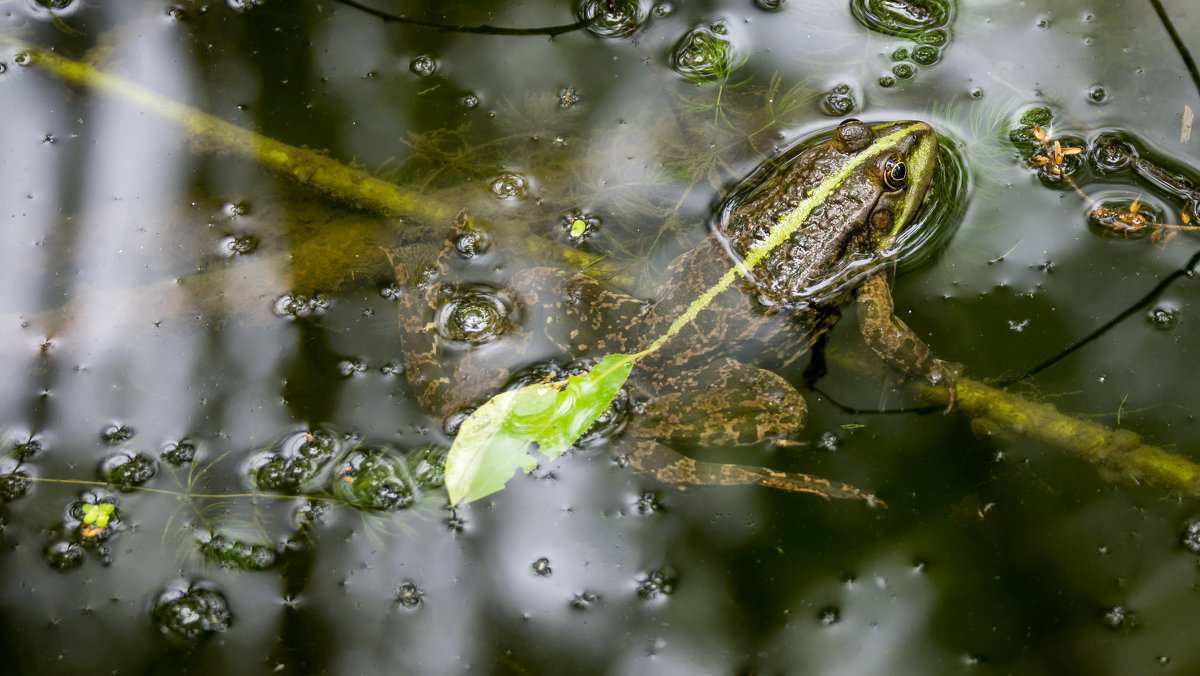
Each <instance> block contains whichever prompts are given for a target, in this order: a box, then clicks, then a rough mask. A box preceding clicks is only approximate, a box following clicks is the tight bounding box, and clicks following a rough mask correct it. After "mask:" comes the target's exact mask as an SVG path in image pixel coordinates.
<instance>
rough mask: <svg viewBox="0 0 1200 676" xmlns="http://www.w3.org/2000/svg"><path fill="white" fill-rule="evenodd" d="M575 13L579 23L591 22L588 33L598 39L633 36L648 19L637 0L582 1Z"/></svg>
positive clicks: (646, 13) (643, 8) (644, 7)
mask: <svg viewBox="0 0 1200 676" xmlns="http://www.w3.org/2000/svg"><path fill="white" fill-rule="evenodd" d="M576 13H577V15H578V16H579V19H580V20H581V21H588V20H590V21H591V23H589V24H588V27H587V30H588V32H589V33H591V34H592V35H595V36H596V37H600V38H623V37H628V36H630V35H633V34H634V32H636V31H637V30H638V29H639V28H641V27H642V25H644V24H645V23H646V19H647V18H649V17H648V12H647V11H646V6H645V5H644V4H643V3H642V2H639V1H638V0H584V2H583V3H581V4H580V5H579V10H578V11H577V12H576Z"/></svg>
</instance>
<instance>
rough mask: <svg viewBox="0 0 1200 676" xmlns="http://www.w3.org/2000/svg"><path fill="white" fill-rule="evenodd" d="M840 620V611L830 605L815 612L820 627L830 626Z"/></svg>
mask: <svg viewBox="0 0 1200 676" xmlns="http://www.w3.org/2000/svg"><path fill="white" fill-rule="evenodd" d="M841 620H842V616H841V613H840V612H839V611H838V609H837V608H834V607H832V606H830V607H828V608H823V609H822V610H821V612H819V613H817V622H818V623H819V624H820V625H821V626H822V627H832V626H833V625H835V624H837V623H838V622H841Z"/></svg>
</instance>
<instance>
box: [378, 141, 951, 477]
mask: <svg viewBox="0 0 1200 676" xmlns="http://www.w3.org/2000/svg"><path fill="white" fill-rule="evenodd" d="M936 155H937V138H936V135H935V134H934V132H933V130H932V129H931V128H930V127H929V125H927V124H925V123H923V122H894V123H888V124H879V125H875V126H869V125H867V124H864V123H862V122H859V121H857V120H847V121H846V122H843V123H842V124H841V125H840V126H839V127H838V128H837V130H836V131H835V132H834V133H833V137H832V138H831V139H830V140H828V141H826V142H825V143H822V144H819V145H816V146H814V147H811V148H808V149H806V150H804V151H803V152H801V153H800V154H799V155H797V156H796V158H795V159H794V160H793V161H792V162H791V164H790V165H788V166H787V167H786V169H784V170H783V171H782V172H780V173H779V174H778V176H777V177H776V178H775V179H774V180H773V181H771V182H770V183H769V184H767V185H766V186H765V187H763V188H761V189H759V190H757V191H755V192H754V193H753V195H752V196H751V197H750V198H748V199H747V200H745V201H744V202H743V203H741V204H740V205H739V206H737V207H735V208H733V209H732V210H731V211H730V212H729V214H728V215H727V217H725V218H724V219H722V222H721V223H720V224H719V225H718V226H717V227H716V228H714V232H713V233H711V234H710V236H709V237H708V238H707V239H705V240H704V241H703V242H702V243H701V244H700V245H699V246H698V247H697V248H695V249H693V250H691V251H689V252H687V253H684V254H683V255H681V256H680V257H679V258H678V259H676V260H675V261H674V262H673V263H672V264H671V266H670V269H669V275H668V276H667V279H666V282H665V283H664V285H663V287H662V291H661V293H660V294H659V295H658V298H657V300H656V301H654V302H645V301H642V300H639V299H637V298H633V297H631V296H628V295H626V294H623V293H620V292H618V291H615V290H612V289H610V288H608V287H606V286H605V285H604V284H603V283H601V282H599V281H597V280H595V279H593V278H591V277H588V276H587V275H584V274H573V275H572V274H568V273H566V272H563V271H562V270H558V269H553V268H544V267H543V268H533V269H527V270H521V271H518V272H516V273H515V274H511V277H510V278H509V279H508V280H507V282H505V283H504V286H503V288H500V287H499V286H496V285H494V284H490V283H488V282H492V281H494V280H489V279H488V277H489V275H492V274H493V272H494V271H495V270H496V269H497V267H499V266H497V264H496V261H494V260H492V261H486V262H485V264H483V265H480V264H479V260H478V258H476V260H471V258H472V257H473V254H474V253H476V249H478V245H479V243H480V241H479V237H478V233H476V232H473V231H472V227H471V226H470V225H469V224H466V223H465V222H460V223H458V224H456V226H455V231H454V234H453V235H452V236H451V237H450V241H449V244H448V245H445V246H440V247H437V246H423V247H410V248H407V249H403V250H401V251H398V252H396V253H395V255H394V256H393V257H392V259H393V264H394V265H395V267H396V275H397V278H398V281H399V282H400V284H402V285H403V286H404V287H405V292H404V294H403V296H402V299H401V303H400V305H401V310H400V312H401V318H400V327H401V331H402V334H403V339H404V356H405V367H406V372H407V375H408V379H409V382H410V383H411V385H412V387H413V390H414V392H415V393H416V396H417V398H418V399H419V401H420V403H421V404H422V405H423V406H424V407H425V408H426V410H428V411H429V412H430V413H431V414H433V415H435V416H437V417H438V419H439V420H443V421H453V420H455V419H461V417H462V415H463V412H464V411H466V410H470V407H472V406H477V405H479V404H481V403H482V402H483V401H485V400H486V399H487V398H488V397H489V396H491V395H492V394H494V393H496V392H497V391H498V390H499V389H500V388H502V387H503V386H504V385H505V383H506V382H508V381H510V380H511V379H513V378H514V376H515V375H516V374H518V373H520V372H522V370H524V369H528V368H529V367H530V365H531V364H533V363H538V362H541V363H546V362H547V361H552V362H557V363H560V364H567V363H578V362H579V360H584V361H585V362H586V360H589V359H595V358H599V357H601V356H603V355H606V354H611V353H615V352H621V353H632V352H636V351H638V350H640V349H642V348H644V347H645V346H646V345H648V344H650V343H651V342H653V341H654V339H655V338H657V337H659V336H661V335H663V334H664V333H665V332H666V330H667V327H668V326H669V325H670V324H671V322H672V320H674V319H675V318H676V317H678V316H679V315H680V314H681V313H682V312H683V311H684V310H685V309H686V308H687V307H688V305H689V304H691V303H692V301H693V300H695V299H696V298H697V296H699V295H700V294H701V293H703V292H704V291H705V290H706V289H709V288H710V287H712V286H713V285H714V284H716V282H717V280H718V279H719V278H720V277H721V276H722V275H723V274H724V273H725V272H726V271H727V270H728V269H729V268H730V266H732V265H738V264H740V263H741V261H742V260H743V259H744V258H745V256H746V255H747V253H748V252H749V251H750V250H751V249H752V248H753V247H754V246H755V244H756V243H758V242H761V241H763V240H764V239H766V238H767V237H768V236H769V234H770V233H771V232H772V231H773V229H775V228H777V227H779V225H780V223H783V222H784V221H785V220H786V217H787V216H788V214H790V213H791V212H792V211H793V210H795V209H796V208H797V206H798V205H801V204H802V203H804V204H805V208H808V207H811V211H810V212H808V216H807V218H805V219H804V221H803V225H802V227H800V228H799V229H798V230H797V231H796V232H794V233H793V234H792V235H791V237H790V238H788V239H787V240H785V241H784V242H783V243H782V244H781V245H779V246H777V247H776V248H775V249H773V250H772V251H771V252H770V253H769V254H768V255H767V256H766V257H765V258H764V259H763V260H762V262H761V263H760V264H759V265H757V266H756V267H755V268H754V269H752V270H748V271H747V272H746V277H745V278H744V279H742V280H741V282H740V283H737V284H735V285H734V286H733V287H731V288H729V289H727V290H725V291H724V292H722V293H720V294H719V295H718V296H717V297H716V299H715V300H714V301H713V302H712V303H711V304H710V305H709V306H708V307H706V308H705V309H704V310H703V311H702V312H700V314H699V315H698V316H697V318H696V319H695V320H694V321H693V322H691V323H690V324H688V325H687V326H686V327H685V328H684V329H683V330H682V331H681V332H680V333H679V334H678V335H676V336H675V337H673V338H672V339H671V340H670V341H668V342H667V343H666V344H665V345H664V347H662V349H660V350H658V351H657V352H654V353H653V354H651V355H649V356H647V357H645V358H644V359H642V360H641V361H640V362H639V363H638V365H637V366H636V367H635V368H634V370H633V373H632V375H631V377H630V380H629V383H628V385H627V387H629V388H630V391H631V394H632V399H633V401H634V402H635V404H634V406H633V407H632V409H633V413H632V415H631V416H630V417H629V419H628V421H627V423H626V424H625V427H624V429H623V430H621V431H620V433H619V436H618V438H616V439H614V440H613V444H614V447H615V448H616V449H617V457H618V459H619V460H620V461H622V462H623V463H626V464H628V465H629V466H631V467H633V468H635V469H637V470H639V471H641V472H644V473H648V474H651V475H653V476H654V477H655V478H657V479H659V480H661V481H664V482H667V483H670V484H675V485H680V486H686V485H689V484H690V485H697V484H721V485H729V484H761V485H765V486H771V487H774V488H781V489H785V490H792V491H803V492H810V493H817V494H819V495H823V496H826V497H860V498H865V497H869V496H867V495H866V494H864V493H862V492H860V491H858V490H857V489H855V488H853V487H851V486H847V485H844V484H840V483H836V482H831V481H827V480H825V479H821V478H818V477H813V476H809V475H804V474H796V473H787V472H777V471H773V470H770V469H766V468H762V467H755V466H749V465H734V464H720V463H710V462H702V461H698V460H694V459H692V458H689V457H687V456H685V455H683V454H681V453H680V452H679V451H678V450H677V449H680V448H684V449H686V448H688V447H692V446H697V445H702V446H741V445H749V444H756V443H760V442H764V441H776V442H780V443H787V441H788V440H789V437H790V436H791V435H794V434H795V433H797V432H798V431H799V430H800V429H801V428H802V427H803V425H804V418H805V414H806V410H807V409H806V407H805V403H804V399H803V398H802V397H801V395H800V393H799V392H797V391H796V389H795V387H793V386H792V385H791V384H790V383H789V382H788V381H786V380H785V379H784V378H782V377H781V376H779V375H777V374H776V373H774V372H772V371H770V370H767V368H770V367H772V366H776V367H777V366H779V365H781V364H785V363H788V362H792V361H794V360H796V359H797V357H799V356H802V355H803V354H804V353H805V352H807V351H808V350H809V348H810V347H811V346H812V345H813V343H814V342H815V341H816V340H817V338H818V337H819V336H820V335H821V334H822V333H823V332H824V331H826V330H828V328H829V327H830V326H832V324H833V322H834V321H836V319H837V316H838V310H837V303H838V302H839V301H841V300H844V299H843V298H842V297H840V296H839V295H838V294H834V295H833V296H830V295H829V294H824V295H821V294H817V293H815V290H818V289H823V288H824V287H825V286H828V283H829V280H831V279H833V278H836V277H839V276H841V277H845V271H846V269H847V266H857V267H856V269H859V270H862V269H869V268H868V267H863V266H864V265H866V266H869V265H870V262H871V260H872V257H877V254H879V253H880V252H882V251H883V250H884V249H886V248H887V247H888V246H890V245H891V244H892V243H893V242H894V240H895V238H896V236H897V235H898V234H899V233H900V232H901V230H902V229H903V228H904V227H905V226H906V225H907V224H908V223H910V222H911V221H912V220H913V217H914V215H915V214H916V212H917V210H918V208H919V207H920V206H921V203H922V201H923V200H924V198H925V192H926V189H927V188H928V187H929V183H930V179H931V177H932V175H933V171H934V162H935V157H936ZM805 200H808V201H807V202H805ZM797 213H800V212H797ZM864 261H865V264H864ZM889 274H890V266H887V265H883V264H877V265H875V269H873V270H870V271H869V274H866V275H865V279H864V278H863V277H862V276H859V277H856V279H863V281H861V282H860V283H858V284H857V285H856V286H855V287H854V288H852V289H848V290H846V291H845V293H843V294H841V295H843V296H844V295H849V294H853V296H854V298H855V300H856V303H857V306H858V318H859V322H860V324H861V325H862V332H863V335H864V336H865V337H866V340H867V343H868V344H869V345H871V347H872V348H873V349H874V351H875V352H876V353H877V354H878V355H879V356H880V357H881V358H882V359H883V360H884V361H886V362H887V363H888V364H891V365H892V366H894V367H896V368H899V369H900V370H902V371H904V372H905V373H907V374H910V375H913V376H918V377H922V378H925V379H928V380H929V381H931V382H933V383H941V384H943V385H945V386H946V387H947V388H948V390H949V395H950V401H951V405H953V401H954V377H953V374H952V372H951V371H950V369H949V368H948V367H947V365H946V364H945V363H944V362H942V361H940V360H938V359H935V358H933V356H932V355H931V354H930V351H929V348H928V347H926V345H925V343H924V342H922V340H921V339H920V338H919V337H917V336H916V335H915V334H914V333H913V332H912V330H911V329H909V328H908V327H907V326H906V325H905V324H904V323H903V322H902V321H900V320H899V319H897V318H896V317H895V316H894V315H893V313H892V301H891V291H890V288H889V284H888V275H889ZM459 279H461V280H462V281H458V280H459ZM814 299H815V300H814ZM452 426H453V425H452V424H451V427H452Z"/></svg>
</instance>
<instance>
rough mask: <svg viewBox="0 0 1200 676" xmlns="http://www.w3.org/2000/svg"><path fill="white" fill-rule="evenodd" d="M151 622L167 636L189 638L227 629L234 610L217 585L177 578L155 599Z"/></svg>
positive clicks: (185, 640)
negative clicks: (177, 579) (231, 609)
mask: <svg viewBox="0 0 1200 676" xmlns="http://www.w3.org/2000/svg"><path fill="white" fill-rule="evenodd" d="M153 617H154V626H155V627H157V628H158V630H159V632H160V633H161V634H162V635H163V636H165V637H167V638H170V639H173V640H175V641H180V642H191V641H195V640H198V639H200V638H202V637H204V636H207V635H209V634H214V633H218V632H223V631H225V630H227V629H229V626H230V624H231V623H232V622H233V613H232V612H231V611H230V609H229V602H228V601H226V600H225V595H224V594H222V593H221V592H220V591H219V590H217V588H216V587H214V586H212V585H210V584H208V583H206V582H192V583H188V582H186V581H182V580H179V581H176V582H173V583H171V584H170V585H169V586H168V587H167V588H166V589H165V590H163V591H162V592H161V593H160V594H159V595H158V598H157V599H155V601H154V610H153Z"/></svg>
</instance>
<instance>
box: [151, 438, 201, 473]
mask: <svg viewBox="0 0 1200 676" xmlns="http://www.w3.org/2000/svg"><path fill="white" fill-rule="evenodd" d="M198 453H199V449H198V448H197V447H196V443H195V442H194V441H190V440H188V439H181V440H180V441H178V442H171V443H167V444H164V445H163V447H162V450H161V451H160V452H159V455H161V456H162V459H163V460H165V461H166V462H168V463H170V464H172V465H174V466H176V467H182V466H183V465H186V464H188V463H190V462H192V461H194V460H195V459H196V455H197V454H198Z"/></svg>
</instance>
